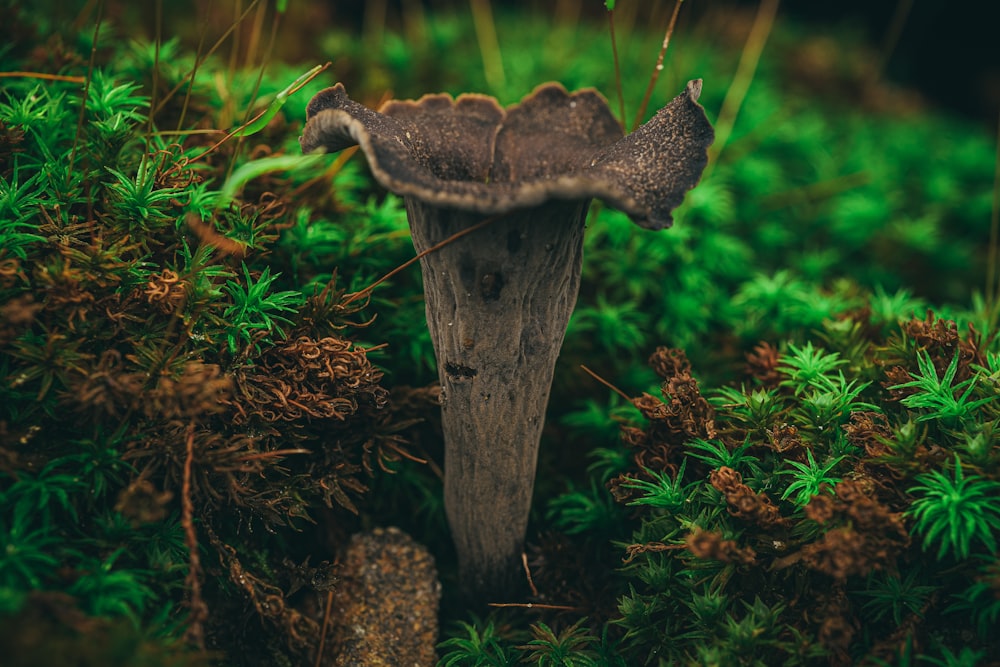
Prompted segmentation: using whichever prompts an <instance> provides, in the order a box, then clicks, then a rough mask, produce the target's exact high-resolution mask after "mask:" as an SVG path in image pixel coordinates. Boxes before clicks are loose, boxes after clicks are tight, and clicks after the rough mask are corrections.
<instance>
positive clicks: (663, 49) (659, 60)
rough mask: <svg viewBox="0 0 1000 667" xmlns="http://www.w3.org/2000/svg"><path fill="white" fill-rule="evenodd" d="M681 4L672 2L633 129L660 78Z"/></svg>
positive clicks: (640, 121) (642, 115) (680, 1)
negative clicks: (669, 14) (657, 53)
mask: <svg viewBox="0 0 1000 667" xmlns="http://www.w3.org/2000/svg"><path fill="white" fill-rule="evenodd" d="M682 4H684V0H677V2H676V3H675V4H674V13H673V14H671V16H670V23H669V24H668V25H667V31H666V32H665V33H664V34H663V44H662V45H661V46H660V54H659V55H658V56H657V57H656V67H654V68H653V73H652V74H651V75H650V77H649V85H648V86H646V94H645V95H644V96H643V98H642V104H640V105H639V112H638V113H637V114H636V115H635V120H634V121H633V122H632V130H633V131H635V128H637V127H639V125H641V124H642V119H643V117H644V116H645V115H646V109H647V108H648V107H649V100H650V98H652V97H653V88H655V87H656V82H657V81H658V80H659V79H660V72H662V71H663V56H664V55H666V53H667V47H668V46H669V45H670V38H671V37H672V36H673V34H674V26H676V25H677V15H678V14H680V11H681V5H682Z"/></svg>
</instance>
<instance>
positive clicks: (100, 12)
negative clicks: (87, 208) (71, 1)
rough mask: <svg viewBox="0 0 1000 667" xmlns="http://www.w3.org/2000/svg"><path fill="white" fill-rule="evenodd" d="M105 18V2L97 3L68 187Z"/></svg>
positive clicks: (70, 162) (67, 181)
mask: <svg viewBox="0 0 1000 667" xmlns="http://www.w3.org/2000/svg"><path fill="white" fill-rule="evenodd" d="M103 18H104V2H98V3H97V19H96V21H97V22H96V23H95V24H94V38H93V41H92V42H91V44H90V61H89V62H88V63H87V78H86V81H84V83H83V98H82V99H81V100H80V115H79V117H78V118H77V119H76V136H74V137H73V150H71V151H70V152H69V168H68V169H67V170H66V185H67V186H68V185H69V179H70V178H71V176H72V175H73V163H74V162H76V149H77V147H78V146H79V145H80V134H81V133H82V132H83V119H84V117H85V114H86V112H87V98H88V97H90V79H91V77H92V76H93V74H94V61H95V60H96V59H97V38H98V37H99V36H100V34H101V20H102V19H103Z"/></svg>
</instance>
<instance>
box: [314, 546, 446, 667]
mask: <svg viewBox="0 0 1000 667" xmlns="http://www.w3.org/2000/svg"><path fill="white" fill-rule="evenodd" d="M440 599H441V584H440V583H439V582H438V578H437V570H436V569H435V567H434V558H433V557H432V556H431V554H430V552H428V551H427V548H426V547H424V546H423V545H421V544H418V543H417V542H416V541H415V540H414V539H413V538H411V537H410V536H409V535H407V534H406V533H404V532H403V531H401V530H399V529H398V528H376V529H375V530H373V531H371V532H368V533H362V534H359V535H355V536H354V537H353V538H352V539H351V543H350V545H348V547H347V552H346V553H345V554H344V558H343V562H342V567H341V570H340V582H339V583H338V585H337V586H336V588H335V589H334V598H333V608H332V614H331V615H332V621H333V624H334V627H333V629H332V630H331V634H330V635H329V639H330V642H331V644H332V648H333V651H332V653H333V655H335V656H336V657H335V658H334V660H333V662H332V663H330V664H332V665H335V667H380V666H385V667H433V665H435V664H436V663H437V654H436V653H435V650H434V645H435V643H436V642H437V633H438V603H439V602H440Z"/></svg>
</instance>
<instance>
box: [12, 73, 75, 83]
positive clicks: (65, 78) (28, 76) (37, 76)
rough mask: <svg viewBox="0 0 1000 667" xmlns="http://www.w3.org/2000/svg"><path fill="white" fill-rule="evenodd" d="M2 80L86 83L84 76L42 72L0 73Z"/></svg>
mask: <svg viewBox="0 0 1000 667" xmlns="http://www.w3.org/2000/svg"><path fill="white" fill-rule="evenodd" d="M2 78H25V79H45V80H46V81H68V82H70V83H87V77H85V76H66V75H65V74H46V73H44V72H0V79H2Z"/></svg>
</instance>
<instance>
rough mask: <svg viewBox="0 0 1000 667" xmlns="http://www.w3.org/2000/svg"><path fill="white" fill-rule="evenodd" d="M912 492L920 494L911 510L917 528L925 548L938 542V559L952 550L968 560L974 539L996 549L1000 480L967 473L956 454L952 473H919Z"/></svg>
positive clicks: (999, 518)
mask: <svg viewBox="0 0 1000 667" xmlns="http://www.w3.org/2000/svg"><path fill="white" fill-rule="evenodd" d="M915 481H917V482H919V484H917V485H916V486H913V487H910V489H909V493H910V494H914V495H918V496H919V497H918V498H917V499H916V500H914V501H913V504H912V506H911V507H910V510H909V514H910V515H911V516H912V517H913V518H914V519H915V520H916V523H915V524H914V530H916V532H918V533H920V534H922V535H923V537H924V548H925V549H926V548H927V547H929V546H931V545H933V544H935V543H937V544H938V545H939V546H938V551H937V558H938V560H940V559H942V558H943V557H944V556H946V555H948V554H949V553H950V554H952V555H953V556H955V557H956V558H959V559H962V560H965V559H967V558H968V557H969V553H970V549H971V546H972V543H973V542H974V541H976V542H981V543H982V544H984V545H985V546H986V548H988V549H989V550H990V552H991V553H996V550H997V540H996V537H995V533H997V532H998V531H1000V482H997V481H995V480H991V479H983V478H982V477H980V476H979V475H968V476H966V475H965V474H964V473H963V471H962V462H961V460H960V459H959V458H958V456H957V455H956V456H955V469H954V472H953V474H952V476H950V477H949V476H948V475H945V474H944V473H942V472H941V471H939V470H931V471H929V472H927V473H923V474H921V475H918V476H917V477H916V478H915Z"/></svg>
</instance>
